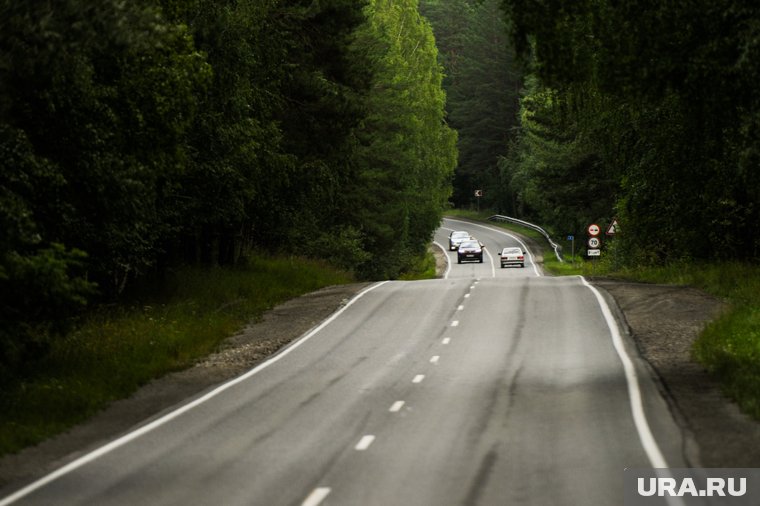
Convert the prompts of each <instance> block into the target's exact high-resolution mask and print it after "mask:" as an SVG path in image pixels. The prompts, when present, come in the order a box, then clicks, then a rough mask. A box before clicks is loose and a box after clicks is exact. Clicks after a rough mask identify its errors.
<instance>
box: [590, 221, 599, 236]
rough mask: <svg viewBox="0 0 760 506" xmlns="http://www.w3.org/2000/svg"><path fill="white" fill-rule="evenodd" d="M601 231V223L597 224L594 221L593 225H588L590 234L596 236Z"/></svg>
mask: <svg viewBox="0 0 760 506" xmlns="http://www.w3.org/2000/svg"><path fill="white" fill-rule="evenodd" d="M601 232H602V229H601V228H599V225H597V224H596V223H592V224H591V225H589V226H588V235H590V236H591V237H596V236H598V235H599V234H600V233H601Z"/></svg>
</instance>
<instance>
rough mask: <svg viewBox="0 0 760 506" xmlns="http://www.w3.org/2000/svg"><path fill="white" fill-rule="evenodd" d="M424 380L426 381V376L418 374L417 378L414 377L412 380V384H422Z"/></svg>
mask: <svg viewBox="0 0 760 506" xmlns="http://www.w3.org/2000/svg"><path fill="white" fill-rule="evenodd" d="M424 379H425V375H424V374H418V375H417V376H415V377H414V379H413V380H412V383H422V380H424Z"/></svg>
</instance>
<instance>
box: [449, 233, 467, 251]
mask: <svg viewBox="0 0 760 506" xmlns="http://www.w3.org/2000/svg"><path fill="white" fill-rule="evenodd" d="M469 239H471V237H470V233H469V232H465V231H463V230H457V231H456V232H452V233H450V234H449V251H454V250H457V249H459V245H460V244H462V241H467V240H469Z"/></svg>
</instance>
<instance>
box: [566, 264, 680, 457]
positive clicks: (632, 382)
mask: <svg viewBox="0 0 760 506" xmlns="http://www.w3.org/2000/svg"><path fill="white" fill-rule="evenodd" d="M579 278H581V281H582V282H583V284H584V285H586V286H587V287H588V288H589V290H591V291H592V292H593V293H594V296H595V297H596V300H597V302H598V303H599V306H600V307H601V309H602V314H603V315H604V321H605V322H607V327H608V328H609V329H610V335H611V336H612V344H613V345H614V347H615V351H616V352H617V354H618V357H620V361H621V362H622V363H623V369H624V370H625V379H626V382H627V383H628V397H629V398H630V401H631V412H632V414H633V422H634V424H635V425H636V430H637V431H638V433H639V439H640V440H641V445H642V446H643V447H644V451H645V452H646V454H647V457H649V462H650V463H651V464H652V467H654V468H658V467H668V463H667V462H666V461H665V457H663V455H662V452H661V451H660V447H659V446H657V441H655V439H654V436H653V435H652V430H651V429H650V428H649V424H648V423H647V417H646V414H644V406H643V404H642V402H641V391H640V390H639V380H638V377H637V376H636V369H635V368H634V366H633V362H632V361H631V359H630V357H629V356H628V353H627V352H626V351H625V346H624V344H623V339H622V337H620V331H619V330H618V326H617V323H616V322H615V317H614V316H612V311H611V310H610V307H609V306H608V305H607V301H605V300H604V297H602V294H600V293H599V290H597V289H596V288H595V287H593V286H592V285H591V284H590V283H589V282H588V281H586V278H584V277H583V276H579Z"/></svg>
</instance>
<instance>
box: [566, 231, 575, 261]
mask: <svg viewBox="0 0 760 506" xmlns="http://www.w3.org/2000/svg"><path fill="white" fill-rule="evenodd" d="M567 240H568V241H571V242H572V245H571V249H570V258H572V259H573V267H575V236H574V235H568V236H567Z"/></svg>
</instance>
